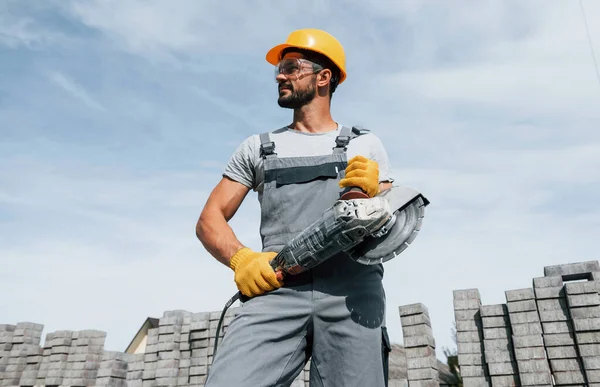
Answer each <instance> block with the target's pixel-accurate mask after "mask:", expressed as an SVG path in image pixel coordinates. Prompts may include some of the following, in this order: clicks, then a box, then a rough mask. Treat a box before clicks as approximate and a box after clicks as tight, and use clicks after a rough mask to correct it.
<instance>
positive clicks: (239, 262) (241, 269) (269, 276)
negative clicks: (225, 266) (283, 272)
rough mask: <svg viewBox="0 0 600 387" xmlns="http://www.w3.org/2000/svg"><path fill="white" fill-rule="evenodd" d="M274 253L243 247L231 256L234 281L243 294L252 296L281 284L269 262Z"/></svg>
mask: <svg viewBox="0 0 600 387" xmlns="http://www.w3.org/2000/svg"><path fill="white" fill-rule="evenodd" d="M276 255H277V253H273V252H268V253H262V252H256V251H253V250H251V249H250V248H248V247H244V248H242V249H240V250H238V252H237V253H235V254H234V256H233V257H231V260H230V261H229V266H230V267H231V268H232V269H233V271H234V273H235V274H234V280H235V283H236V285H237V287H238V289H239V291H240V292H242V294H243V295H245V296H248V297H254V296H257V295H259V294H263V293H265V292H268V291H270V290H275V289H278V288H280V287H281V285H283V283H282V282H280V281H278V280H277V275H276V274H275V271H274V270H273V268H272V267H271V265H270V264H269V263H270V262H271V260H272V259H273V258H275V256H276Z"/></svg>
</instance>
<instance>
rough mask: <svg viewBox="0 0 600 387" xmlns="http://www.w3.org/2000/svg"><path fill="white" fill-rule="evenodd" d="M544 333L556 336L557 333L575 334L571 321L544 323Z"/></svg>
mask: <svg viewBox="0 0 600 387" xmlns="http://www.w3.org/2000/svg"><path fill="white" fill-rule="evenodd" d="M542 328H543V333H544V334H546V335H548V334H555V333H570V332H573V323H572V322H571V321H557V322H545V323H542Z"/></svg>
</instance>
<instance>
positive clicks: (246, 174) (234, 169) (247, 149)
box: [223, 136, 256, 188]
mask: <svg viewBox="0 0 600 387" xmlns="http://www.w3.org/2000/svg"><path fill="white" fill-rule="evenodd" d="M255 164H256V138H255V136H251V137H248V138H246V139H245V140H244V141H243V142H242V143H241V144H240V145H238V147H237V148H236V150H235V151H234V152H233V155H232V156H231V158H230V159H229V162H228V163H227V165H226V166H225V171H224V172H223V176H224V177H228V178H230V179H232V180H234V181H237V182H239V183H241V184H243V185H245V186H246V187H248V188H255V186H256V169H255V167H256V165H255Z"/></svg>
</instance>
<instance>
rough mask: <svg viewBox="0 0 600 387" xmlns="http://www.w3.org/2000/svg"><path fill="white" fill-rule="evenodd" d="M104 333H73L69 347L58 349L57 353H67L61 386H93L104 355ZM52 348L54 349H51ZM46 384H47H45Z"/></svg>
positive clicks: (83, 331) (95, 331) (87, 331)
mask: <svg viewBox="0 0 600 387" xmlns="http://www.w3.org/2000/svg"><path fill="white" fill-rule="evenodd" d="M105 340H106V332H103V331H99V330H94V329H88V330H81V331H74V332H73V334H72V336H71V345H70V347H69V346H65V347H64V349H63V348H60V346H59V347H57V348H60V350H58V353H60V354H64V352H65V351H66V352H67V356H66V364H65V368H64V369H61V371H63V372H62V375H61V376H62V378H63V379H62V383H61V384H62V385H63V386H94V385H95V383H96V378H97V376H98V370H99V368H100V364H101V362H102V356H103V355H104V341H105ZM53 348H54V347H53ZM46 384H48V383H46Z"/></svg>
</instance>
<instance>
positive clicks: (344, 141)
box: [333, 126, 369, 153]
mask: <svg viewBox="0 0 600 387" xmlns="http://www.w3.org/2000/svg"><path fill="white" fill-rule="evenodd" d="M366 133H369V129H365V128H361V127H358V126H353V127H352V128H349V127H347V126H342V129H341V130H340V134H339V135H338V136H337V137H336V138H335V147H334V148H333V153H343V152H345V151H346V149H348V144H349V143H350V140H352V139H353V138H354V137H357V136H360V135H362V134H366Z"/></svg>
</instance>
